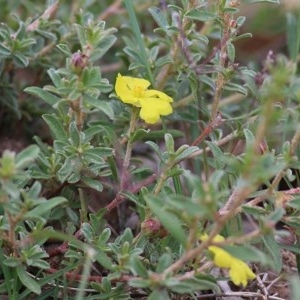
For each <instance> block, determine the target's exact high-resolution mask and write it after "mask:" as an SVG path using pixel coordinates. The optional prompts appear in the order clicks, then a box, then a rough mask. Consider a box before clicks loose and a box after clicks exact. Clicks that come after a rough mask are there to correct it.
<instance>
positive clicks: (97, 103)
mask: <svg viewBox="0 0 300 300" xmlns="http://www.w3.org/2000/svg"><path fill="white" fill-rule="evenodd" d="M83 99H84V101H86V102H87V103H88V104H90V105H92V106H93V107H95V108H98V109H100V110H101V111H103V112H104V113H105V114H106V115H107V116H108V117H109V118H110V119H113V118H114V111H113V109H112V107H111V106H110V104H109V103H108V102H106V101H105V100H100V99H97V98H94V97H92V96H90V95H89V94H87V93H85V94H84V95H83Z"/></svg>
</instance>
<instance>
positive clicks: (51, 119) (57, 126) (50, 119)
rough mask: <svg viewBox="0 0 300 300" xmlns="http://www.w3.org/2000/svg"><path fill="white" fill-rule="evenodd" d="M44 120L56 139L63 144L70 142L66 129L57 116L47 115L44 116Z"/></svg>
mask: <svg viewBox="0 0 300 300" xmlns="http://www.w3.org/2000/svg"><path fill="white" fill-rule="evenodd" d="M42 118H43V119H44V120H45V122H46V123H47V125H48V126H49V128H50V130H51V133H52V134H53V137H54V139H56V140H59V141H62V142H67V141H68V137H67V135H66V132H65V130H64V127H63V125H62V123H61V122H60V121H59V120H58V118H57V117H56V116H54V115H47V114H45V115H43V116H42Z"/></svg>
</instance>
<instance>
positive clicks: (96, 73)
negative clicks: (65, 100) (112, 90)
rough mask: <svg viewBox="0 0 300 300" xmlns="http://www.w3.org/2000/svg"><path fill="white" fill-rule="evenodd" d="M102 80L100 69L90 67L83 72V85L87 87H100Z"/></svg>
mask: <svg viewBox="0 0 300 300" xmlns="http://www.w3.org/2000/svg"><path fill="white" fill-rule="evenodd" d="M101 79H102V77H101V72H100V68H99V67H90V68H86V69H84V70H83V74H82V83H83V84H84V86H85V87H98V86H99V84H100V82H101Z"/></svg>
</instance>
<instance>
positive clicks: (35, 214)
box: [24, 197, 68, 219]
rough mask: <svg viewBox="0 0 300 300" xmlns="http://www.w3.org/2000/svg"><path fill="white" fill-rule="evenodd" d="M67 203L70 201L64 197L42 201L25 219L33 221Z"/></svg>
mask: <svg viewBox="0 0 300 300" xmlns="http://www.w3.org/2000/svg"><path fill="white" fill-rule="evenodd" d="M66 202H68V200H67V199H66V198H64V197H54V198H51V199H49V200H46V201H42V202H41V203H40V204H38V205H37V206H36V207H35V208H33V209H32V210H30V211H28V212H27V213H26V214H25V215H24V218H32V219H36V218H40V217H42V216H43V215H44V214H46V213H49V212H50V211H51V210H52V209H53V208H54V207H56V206H58V205H61V204H63V203H66Z"/></svg>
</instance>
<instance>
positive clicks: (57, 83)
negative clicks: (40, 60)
mask: <svg viewBox="0 0 300 300" xmlns="http://www.w3.org/2000/svg"><path fill="white" fill-rule="evenodd" d="M47 73H48V75H49V76H50V78H51V80H52V82H53V84H54V85H55V87H56V88H60V87H62V83H61V78H60V76H59V74H58V72H57V71H56V70H55V69H53V68H51V69H49V70H48V71H47Z"/></svg>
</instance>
